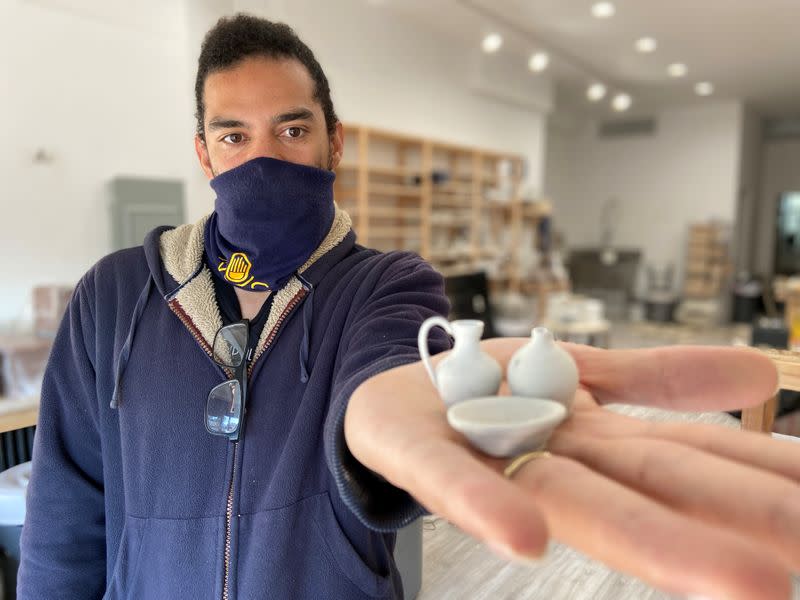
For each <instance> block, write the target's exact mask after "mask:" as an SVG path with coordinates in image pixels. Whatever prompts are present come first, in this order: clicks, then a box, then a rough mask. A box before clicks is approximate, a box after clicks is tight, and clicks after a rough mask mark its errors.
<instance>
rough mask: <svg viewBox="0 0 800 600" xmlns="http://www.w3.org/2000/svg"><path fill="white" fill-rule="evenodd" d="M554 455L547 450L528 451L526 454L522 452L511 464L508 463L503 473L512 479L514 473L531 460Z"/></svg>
mask: <svg viewBox="0 0 800 600" xmlns="http://www.w3.org/2000/svg"><path fill="white" fill-rule="evenodd" d="M551 456H553V455H552V454H550V453H549V452H548V451H547V450H534V451H533V452H526V453H525V454H520V455H519V456H518V457H516V458H515V459H514V460H512V461H511V464H510V465H508V466H507V467H506V468H505V470H504V471H503V475H505V476H506V477H508V478H509V479H511V478H512V477H514V475H515V474H516V473H517V471H519V470H520V469H521V468H522V467H523V466H524V465H526V464H527V463H529V462H531V461H532V460H537V459H540V458H550V457H551Z"/></svg>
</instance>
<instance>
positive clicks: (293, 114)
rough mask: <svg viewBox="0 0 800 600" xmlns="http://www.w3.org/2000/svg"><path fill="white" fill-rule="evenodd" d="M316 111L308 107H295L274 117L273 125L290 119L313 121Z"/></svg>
mask: <svg viewBox="0 0 800 600" xmlns="http://www.w3.org/2000/svg"><path fill="white" fill-rule="evenodd" d="M313 120H314V113H313V112H311V111H310V110H308V109H307V108H295V109H292V110H290V111H288V112H285V113H283V114H280V115H276V116H274V117H272V124H273V125H280V124H281V123H288V122H289V121H313Z"/></svg>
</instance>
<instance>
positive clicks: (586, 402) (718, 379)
mask: <svg viewBox="0 0 800 600" xmlns="http://www.w3.org/2000/svg"><path fill="white" fill-rule="evenodd" d="M526 342H527V340H524V339H497V340H488V341H486V342H483V343H482V347H483V349H484V350H485V351H486V352H488V353H489V354H491V355H492V356H494V357H495V358H496V359H497V360H498V361H499V362H500V364H501V365H503V367H504V369H505V366H506V365H507V363H508V361H509V359H510V357H511V355H512V354H513V353H514V352H515V351H516V350H517V349H518V348H519V347H520V346H521V345H522V344H524V343H526ZM565 347H566V348H567V349H568V350H569V351H570V352H571V354H572V355H573V358H575V360H576V362H577V364H578V368H579V371H580V378H581V389H580V390H579V391H578V392H577V396H576V399H575V404H574V405H573V411H572V415H571V417H570V418H569V419H568V420H567V421H566V422H564V423H563V424H562V425H561V426H560V427H559V428H558V429H557V430H556V432H555V433H554V434H553V436H552V438H551V439H550V442H549V443H548V449H549V450H550V451H551V453H552V454H553V456H552V457H550V458H546V459H540V460H536V461H533V462H530V463H528V464H527V465H526V466H525V467H523V468H522V469H521V470H520V471H519V472H518V473H517V474H516V475H515V476H514V478H513V480H508V479H506V478H505V477H503V475H502V471H503V469H504V467H505V466H507V464H508V462H509V461H508V460H507V459H497V458H491V457H488V456H486V455H483V454H482V453H480V452H479V451H477V450H475V449H473V448H472V447H471V446H470V445H469V443H468V442H467V441H466V439H465V438H463V437H462V436H461V435H460V434H459V433H457V432H456V431H454V430H452V429H451V428H450V427H449V425H448V424H447V421H446V418H445V406H444V404H443V403H442V402H441V400H440V399H439V397H438V395H437V393H436V390H435V389H434V388H433V386H432V384H431V382H430V380H429V379H428V377H427V374H426V372H425V370H424V368H423V366H422V364H421V363H414V364H410V365H406V366H404V367H399V368H397V369H392V370H390V371H387V372H385V373H382V374H381V375H378V376H376V377H374V378H372V379H370V380H369V381H367V382H365V383H364V384H363V385H362V386H361V387H359V388H358V389H357V390H356V392H355V393H354V394H353V396H352V398H351V400H350V405H349V407H348V411H347V415H346V419H345V437H346V440H347V444H348V446H349V448H350V450H351V452H352V453H353V455H354V456H355V457H356V458H357V459H358V460H359V461H361V462H362V463H363V464H364V465H366V466H367V467H369V468H370V469H372V470H374V471H376V472H378V473H380V474H381V475H382V476H383V477H385V478H386V479H387V480H389V481H390V482H392V483H393V484H394V485H396V486H398V487H401V488H403V489H405V490H407V491H408V492H409V493H410V494H411V495H412V496H414V497H415V498H416V499H417V500H418V501H419V502H420V503H421V504H422V505H423V506H425V507H426V508H427V509H428V510H429V511H431V512H433V513H436V514H438V515H440V516H442V517H444V518H446V519H448V520H449V521H451V522H452V523H454V524H455V525H457V526H459V527H460V528H461V529H463V530H464V531H466V532H468V533H470V534H471V535H473V536H475V537H476V538H478V539H481V540H484V541H485V542H487V543H488V544H490V545H491V546H492V547H494V548H495V549H496V550H497V551H498V552H500V553H501V554H505V555H507V556H517V557H521V558H534V557H536V556H538V555H540V554H541V553H542V552H543V551H544V549H545V547H546V544H547V541H548V539H549V537H550V536H552V537H553V538H554V539H556V540H559V541H561V542H564V543H567V544H569V545H571V546H573V547H575V548H576V549H578V550H580V551H582V552H584V553H586V554H588V555H590V556H592V557H593V558H595V559H597V560H600V561H602V562H604V563H606V564H607V565H609V566H610V567H612V568H615V569H618V570H621V571H625V572H627V573H629V574H631V575H634V576H636V577H639V578H641V579H643V580H645V581H647V582H649V583H650V584H652V585H654V586H656V587H659V588H661V589H663V590H665V591H668V592H671V593H678V594H694V595H703V596H707V597H712V598H726V599H727V598H729V599H736V600H738V599H742V600H750V599H753V598H759V599H764V600H771V599H773V598H775V599H778V598H788V597H789V595H790V593H791V592H790V589H791V587H790V586H791V582H790V574H791V573H792V572H798V571H800V445H798V444H793V443H791V442H781V441H776V440H772V439H770V438H769V437H767V436H763V435H759V434H754V433H746V432H741V431H734V430H729V429H725V428H722V427H717V426H712V425H697V424H685V423H683V424H681V423H651V422H645V421H641V420H638V419H633V418H630V417H624V416H621V415H618V414H615V413H613V412H611V411H609V410H607V409H606V408H604V407H603V406H602V405H603V404H608V403H612V402H624V403H629V404H640V405H650V406H659V407H662V408H667V409H673V410H691V411H707V410H732V409H735V408H741V407H744V406H749V405H752V404H756V403H759V402H763V401H764V400H765V399H766V398H767V397H769V396H770V395H771V394H773V393H774V391H775V388H776V384H777V374H776V372H775V368H774V367H773V366H772V364H771V363H770V361H769V360H768V359H766V358H765V357H763V356H761V355H759V354H758V353H755V352H753V351H751V350H747V349H733V348H700V347H670V348H658V349H649V350H625V351H607V350H598V349H594V348H589V347H585V346H576V345H569V344H567V345H565ZM443 356H444V355H439V356H438V357H436V358H438V359H441V358H442V357H443Z"/></svg>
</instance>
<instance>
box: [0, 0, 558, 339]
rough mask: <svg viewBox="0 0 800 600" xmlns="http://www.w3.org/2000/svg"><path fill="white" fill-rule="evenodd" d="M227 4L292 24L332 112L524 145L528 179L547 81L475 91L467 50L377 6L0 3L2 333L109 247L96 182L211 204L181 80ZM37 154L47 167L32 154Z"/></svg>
mask: <svg viewBox="0 0 800 600" xmlns="http://www.w3.org/2000/svg"><path fill="white" fill-rule="evenodd" d="M233 9H237V10H247V11H250V12H256V13H260V14H262V15H263V16H267V17H269V18H272V19H276V20H286V21H287V22H289V23H290V24H291V25H292V26H294V27H295V28H296V30H297V31H298V33H299V34H300V36H301V37H302V38H303V39H304V40H305V41H306V42H307V43H308V44H309V45H310V46H311V47H312V49H313V50H314V51H315V52H316V53H317V55H318V58H319V60H320V62H321V64H322V66H323V68H324V69H325V70H326V73H327V74H328V77H329V79H330V81H331V86H332V89H333V94H334V101H335V103H336V107H337V110H338V112H339V114H340V117H341V118H342V119H343V120H348V121H354V122H359V123H364V124H369V125H375V126H380V127H384V128H389V129H398V130H403V131H407V132H411V133H417V134H422V135H426V136H430V137H435V138H441V139H444V140H452V141H454V142H462V143H469V144H475V145H479V146H482V147H489V148H495V149H498V150H503V151H512V152H519V153H522V154H524V155H525V156H526V157H527V158H528V160H529V163H530V170H531V175H530V183H531V184H532V186H533V187H534V188H537V187H539V186H540V184H541V177H542V161H543V144H544V127H543V123H544V117H543V114H544V112H545V111H546V110H547V108H548V106H549V103H550V101H551V100H550V96H551V87H550V84H549V82H548V81H547V80H546V79H544V78H539V79H538V80H536V81H534V80H533V78H531V77H530V76H529V75H528V76H526V75H525V73H524V63H522V64H523V67H522V68H521V69H522V70H521V71H520V72H514V71H512V72H508V71H507V70H505V71H502V72H500V71H498V73H500V75H499V77H500V81H498V80H492V81H491V82H489V84H487V85H488V87H489V88H493V89H494V88H496V90H497V91H498V92H502V91H503V90H506V91H508V90H512V91H516V92H517V93H516V99H517V101H516V102H508V101H498V100H497V99H496V98H493V97H490V96H488V95H486V93H485V92H486V89H485V88H486V87H487V85H484V90H483V93H480V94H478V93H475V91H474V89H475V87H476V83H475V82H476V80H477V81H480V80H481V77H482V73H483V74H484V75H485V73H486V70H485V64H483V63H482V62H481V61H483V60H484V59H482V58H481V56H480V55H479V54H477V53H476V49H475V48H473V47H465V46H464V44H463V43H458V42H455V41H452V40H448V39H443V38H441V37H440V36H439V35H438V34H433V33H431V34H426V33H425V31H423V30H421V29H420V27H419V25H418V24H416V23H412V22H410V21H407V20H405V19H404V18H402V17H399V16H396V15H394V14H393V13H392V12H389V11H388V10H387V8H386V7H372V6H370V5H369V4H368V3H367V2H366V1H362V0H337V2H321V1H313V0H295V1H289V0H263V1H257V0H249V1H246V0H245V1H235V0H163V1H162V0H145V1H144V2H139V3H125V2H123V0H2V2H0V56H2V57H3V58H2V60H0V85H2V89H3V90H4V91H3V93H0V114H3V115H4V116H5V130H4V133H5V139H6V143H5V144H2V145H0V176H2V178H3V182H4V189H3V195H2V200H0V202H2V208H3V221H2V229H1V230H0V231H2V237H0V253H2V255H3V256H5V257H6V269H5V272H4V277H3V284H2V287H1V288H0V290H1V292H2V293H0V326H3V325H7V324H8V323H9V321H11V320H19V319H20V317H21V316H23V315H25V308H26V306H27V305H28V301H29V295H30V288H31V287H32V286H33V285H35V284H37V283H60V282H63V283H74V282H75V281H76V280H77V279H78V278H79V277H80V275H81V274H82V273H83V272H84V271H85V270H86V269H87V268H88V267H89V266H90V265H91V264H92V263H93V262H94V261H96V260H97V259H98V258H99V257H100V256H102V255H104V254H106V253H107V252H108V251H109V250H110V225H109V216H108V214H109V211H108V197H107V195H106V188H105V186H106V184H107V182H108V181H109V180H110V179H111V178H113V177H114V176H117V175H139V176H145V177H180V178H182V179H184V180H185V181H186V182H187V217H188V219H189V220H194V219H196V218H198V217H199V216H200V215H202V214H204V213H206V212H208V211H209V210H211V209H212V208H213V196H212V194H211V191H210V189H209V187H208V184H207V182H206V181H205V180H204V178H203V176H202V173H201V172H200V170H199V167H198V166H197V165H196V159H195V157H194V149H193V145H192V135H193V132H194V122H193V114H194V101H193V79H194V71H195V68H196V60H197V55H198V53H199V42H200V39H201V37H202V35H203V33H204V32H205V31H206V29H207V28H208V27H209V26H210V25H212V24H213V22H214V21H215V20H216V18H218V17H219V16H221V15H223V14H230V13H231V12H232V10H233ZM521 62H522V61H521ZM484 83H486V82H484ZM6 90H10V93H7V92H6ZM519 98H522V99H523V100H524V98H530V99H531V103H530V106H522V105H521V104H524V101H523V102H522V103H520V102H519ZM40 147H41V148H44V149H45V150H46V151H47V152H48V153H50V154H52V156H53V157H54V160H53V162H52V163H50V164H35V163H34V162H33V159H32V157H33V155H34V154H35V152H36V150H37V148H40ZM9 257H10V258H9Z"/></svg>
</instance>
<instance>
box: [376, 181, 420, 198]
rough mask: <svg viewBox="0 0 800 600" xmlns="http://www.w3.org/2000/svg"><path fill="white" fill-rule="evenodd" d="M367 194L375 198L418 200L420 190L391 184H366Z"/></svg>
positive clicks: (414, 187) (409, 186)
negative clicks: (397, 197) (401, 197)
mask: <svg viewBox="0 0 800 600" xmlns="http://www.w3.org/2000/svg"><path fill="white" fill-rule="evenodd" d="M367 194H368V195H369V194H374V195H376V196H403V197H406V198H419V197H421V196H422V189H421V188H419V187H418V186H413V185H396V184H393V183H371V182H370V183H368V184H367Z"/></svg>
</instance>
